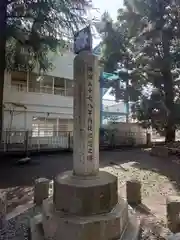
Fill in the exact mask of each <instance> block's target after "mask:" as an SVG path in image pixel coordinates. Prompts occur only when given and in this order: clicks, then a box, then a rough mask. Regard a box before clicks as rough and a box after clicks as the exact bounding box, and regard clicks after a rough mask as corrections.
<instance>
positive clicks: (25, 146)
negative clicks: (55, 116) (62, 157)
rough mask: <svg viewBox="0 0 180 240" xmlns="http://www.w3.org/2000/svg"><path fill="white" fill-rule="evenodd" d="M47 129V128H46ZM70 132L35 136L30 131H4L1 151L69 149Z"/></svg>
mask: <svg viewBox="0 0 180 240" xmlns="http://www.w3.org/2000/svg"><path fill="white" fill-rule="evenodd" d="M47 131H48V130H47ZM71 147H72V132H65V131H64V132H63V131H58V132H52V131H51V136H48V132H47V134H46V135H45V136H35V134H34V132H32V131H4V132H3V136H2V142H1V146H0V150H1V152H2V151H3V152H19V151H20V152H28V151H32V150H37V151H40V150H42V149H59V150H64V149H70V148H71Z"/></svg>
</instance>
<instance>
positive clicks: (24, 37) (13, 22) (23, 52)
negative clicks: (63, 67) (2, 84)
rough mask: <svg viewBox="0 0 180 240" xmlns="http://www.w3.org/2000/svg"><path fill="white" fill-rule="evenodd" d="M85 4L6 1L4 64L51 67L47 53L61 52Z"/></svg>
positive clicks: (58, 0) (49, 0) (82, 0)
mask: <svg viewBox="0 0 180 240" xmlns="http://www.w3.org/2000/svg"><path fill="white" fill-rule="evenodd" d="M2 1H4V0H2ZM6 2H7V1H6ZM89 6H90V2H88V1H87V0H73V1H72V0H45V1H44V0H37V1H34V0H23V1H22V0H12V1H9V2H7V31H6V68H7V69H8V70H12V69H13V70H14V69H18V70H20V69H21V70H22V69H23V70H32V69H33V68H34V67H35V66H38V67H39V68H40V70H41V71H47V70H48V69H49V68H50V67H52V63H51V62H50V60H49V56H48V53H49V52H61V53H63V51H64V50H65V49H66V48H67V43H68V38H69V37H71V38H72V34H73V33H74V31H77V29H78V28H79V26H82V25H84V24H85V22H86V19H85V17H83V16H85V11H86V9H87V8H88V7H89Z"/></svg>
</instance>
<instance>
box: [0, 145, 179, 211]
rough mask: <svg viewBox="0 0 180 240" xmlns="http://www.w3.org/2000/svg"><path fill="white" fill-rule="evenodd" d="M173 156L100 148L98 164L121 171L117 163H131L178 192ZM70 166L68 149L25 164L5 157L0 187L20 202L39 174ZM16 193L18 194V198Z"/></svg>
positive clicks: (29, 193) (48, 174)
mask: <svg viewBox="0 0 180 240" xmlns="http://www.w3.org/2000/svg"><path fill="white" fill-rule="evenodd" d="M177 160H178V159H177V157H172V158H168V159H160V158H156V157H152V156H150V154H149V152H148V151H145V150H143V149H142V150H140V149H135V150H117V151H102V152H100V165H101V167H107V166H113V165H114V166H115V167H116V166H119V168H120V170H121V172H122V171H124V172H126V171H127V170H126V168H123V167H122V166H121V165H122V164H124V163H131V165H132V166H133V167H134V168H137V169H141V170H148V171H152V172H156V173H159V174H161V175H164V176H166V177H167V178H168V179H169V180H170V181H171V183H172V184H173V186H174V187H175V188H176V190H177V192H180V174H179V170H180V164H179V161H177ZM72 167H73V162H72V153H61V154H58V155H54V154H52V155H49V154H47V155H43V156H34V157H32V161H31V162H30V163H29V164H26V165H17V164H16V161H15V160H13V161H8V160H7V162H6V164H1V165H0V189H4V190H5V189H6V190H7V189H8V191H9V193H8V199H10V200H12V199H15V200H12V201H14V202H13V204H14V206H16V205H17V204H18V203H17V202H18V201H20V202H22V203H23V202H24V201H27V199H31V198H32V192H33V184H34V181H35V179H37V178H40V177H46V178H49V179H54V178H55V177H56V176H57V175H58V174H59V173H61V172H63V171H67V170H71V169H72ZM117 171H118V170H117ZM17 195H18V196H20V200H18V201H17V200H16V198H17ZM18 199H19V197H18ZM147 215H148V213H147Z"/></svg>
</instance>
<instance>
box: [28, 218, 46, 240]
mask: <svg viewBox="0 0 180 240" xmlns="http://www.w3.org/2000/svg"><path fill="white" fill-rule="evenodd" d="M30 234H31V237H30V238H31V240H44V231H43V226H42V215H41V214H39V215H36V216H35V217H33V218H32V219H31V221H30Z"/></svg>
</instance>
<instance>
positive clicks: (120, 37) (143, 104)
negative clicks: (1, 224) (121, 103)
mask: <svg viewBox="0 0 180 240" xmlns="http://www.w3.org/2000/svg"><path fill="white" fill-rule="evenodd" d="M124 5H125V7H124V8H123V9H119V10H118V17H117V21H116V22H113V21H112V20H109V19H108V18H107V17H106V15H105V18H104V16H103V21H104V22H105V24H104V26H105V27H104V29H103V30H102V36H103V43H104V51H103V60H104V66H105V69H107V71H114V70H118V69H119V76H120V79H121V81H124V82H127V81H128V88H127V91H124V90H123V91H122V90H120V91H119V89H116V91H117V92H119V94H116V96H117V97H118V98H120V99H124V97H125V94H124V92H126V94H128V96H129V99H130V100H132V101H133V102H134V103H135V105H134V108H133V110H134V111H135V116H136V117H137V118H138V120H139V121H140V122H142V123H143V124H145V126H149V125H151V126H152V127H155V128H156V129H158V130H159V131H161V132H165V135H166V140H167V141H171V140H173V139H174V137H175V129H176V127H177V123H178V120H179V119H180V114H179V111H178V109H179V107H178V106H179V105H178V104H179V93H180V88H179V84H180V81H179V72H180V54H179V47H180V11H179V9H180V2H178V1H175V0H168V1H167V0H166V1H165V0H134V1H131V2H130V1H124Z"/></svg>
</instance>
